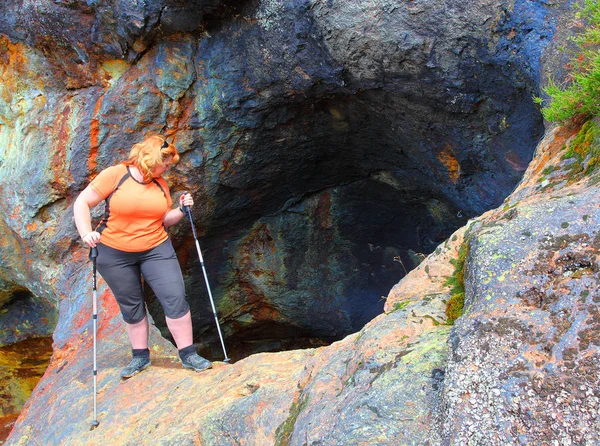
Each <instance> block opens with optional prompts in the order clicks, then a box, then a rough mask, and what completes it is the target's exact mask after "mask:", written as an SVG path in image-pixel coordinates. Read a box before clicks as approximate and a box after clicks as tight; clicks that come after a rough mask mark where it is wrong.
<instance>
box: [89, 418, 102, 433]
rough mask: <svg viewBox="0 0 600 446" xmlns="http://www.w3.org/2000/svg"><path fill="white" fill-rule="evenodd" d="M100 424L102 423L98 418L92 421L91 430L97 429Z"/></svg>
mask: <svg viewBox="0 0 600 446" xmlns="http://www.w3.org/2000/svg"><path fill="white" fill-rule="evenodd" d="M99 425H100V423H98V422H97V421H96V420H94V421H92V426H91V427H90V430H91V431H93V430H94V429H96V428H97V427H98V426H99Z"/></svg>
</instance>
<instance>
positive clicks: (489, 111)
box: [150, 71, 544, 359]
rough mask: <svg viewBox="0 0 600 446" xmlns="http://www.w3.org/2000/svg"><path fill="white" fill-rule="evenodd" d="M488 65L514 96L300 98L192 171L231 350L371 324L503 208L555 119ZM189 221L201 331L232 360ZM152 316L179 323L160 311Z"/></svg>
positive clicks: (373, 93)
mask: <svg viewBox="0 0 600 446" xmlns="http://www.w3.org/2000/svg"><path fill="white" fill-rule="evenodd" d="M489 74H490V76H491V77H494V76H496V77H497V78H498V79H502V82H501V84H502V86H503V88H504V87H506V91H503V95H502V96H499V95H496V96H495V97H494V99H493V100H492V99H491V96H493V92H492V91H489V92H479V93H478V94H477V95H473V96H472V97H469V101H471V102H470V103H469V104H462V105H461V107H460V108H457V107H456V104H454V103H452V101H451V100H450V99H449V98H445V97H443V96H440V99H439V101H434V100H433V99H432V98H423V97H421V98H415V99H414V100H413V96H414V93H411V92H406V91H398V90H396V91H394V90H393V89H389V90H386V89H381V88H375V89H372V90H364V91H358V92H356V94H354V95H341V94H338V95H320V96H319V95H316V96H313V97H310V96H308V95H307V96H306V97H303V98H293V99H290V100H288V101H287V102H286V103H285V104H277V107H276V108H273V109H271V110H267V111H264V114H265V115H264V116H263V122H265V123H268V124H265V125H264V126H262V127H258V128H257V129H250V130H246V131H243V130H240V129H237V130H236V131H237V132H238V133H237V134H238V135H239V134H241V135H242V136H239V137H236V139H235V140H234V141H233V142H232V147H231V148H230V149H229V150H223V151H222V152H220V153H219V154H217V155H216V156H215V158H214V161H213V160H211V161H210V163H206V164H202V165H201V166H200V167H199V168H198V170H197V171H195V172H193V174H195V175H196V176H197V177H198V178H200V179H202V178H205V177H208V178H212V181H213V183H212V184H210V187H211V193H210V195H208V196H206V197H204V198H205V199H206V200H207V202H208V203H209V204H210V205H211V206H213V209H214V210H213V211H212V212H211V214H210V220H207V219H206V213H205V212H203V210H202V209H199V208H196V209H195V210H194V212H196V214H195V221H196V223H199V224H200V225H202V228H201V229H202V230H201V234H200V237H201V238H200V240H201V245H202V249H203V254H204V261H205V265H206V269H207V271H208V276H209V281H210V283H211V288H212V293H213V296H214V298H215V303H216V306H217V313H218V315H219V317H220V319H221V321H222V324H221V328H222V331H223V333H224V335H225V338H226V344H227V345H231V349H232V350H233V349H236V350H239V351H240V352H242V351H244V350H246V356H247V355H249V354H252V353H253V352H257V351H266V350H269V351H274V350H284V349H287V348H288V346H290V347H291V346H293V348H299V347H301V346H302V345H301V344H304V346H306V347H313V346H315V345H321V344H326V343H331V342H333V341H336V340H339V339H342V338H343V337H345V336H347V335H349V334H351V333H355V332H357V331H359V330H360V329H361V328H362V327H363V326H364V325H365V324H366V323H367V322H369V321H370V320H372V319H373V318H374V317H375V316H377V315H378V314H380V313H381V312H382V311H383V306H384V299H385V296H387V295H388V293H389V291H390V289H391V288H392V287H393V285H394V284H396V283H397V282H398V281H400V280H401V279H402V277H404V275H405V274H407V273H408V272H410V270H412V269H413V268H415V267H416V266H417V265H418V264H419V263H420V261H422V260H423V258H424V257H425V256H427V255H428V254H430V253H431V252H433V251H434V250H435V248H436V247H437V246H438V245H439V244H440V243H442V242H444V241H445V240H446V239H447V238H448V237H449V236H450V235H451V234H452V233H453V232H454V231H455V230H456V229H458V228H459V227H461V226H463V225H464V224H465V223H466V222H467V221H468V219H469V218H472V217H474V216H477V215H480V214H481V213H483V212H485V211H486V210H488V209H491V208H493V207H496V206H498V205H500V204H501V202H502V201H503V200H504V198H505V197H506V196H508V195H509V194H510V192H511V191H512V190H513V188H514V187H515V185H516V184H517V183H518V181H519V180H520V178H521V177H522V175H523V172H524V170H525V169H526V167H527V164H528V162H529V161H530V159H531V157H532V155H533V152H534V150H535V147H536V145H537V142H538V141H539V139H540V138H541V136H542V135H543V131H544V127H543V120H542V118H541V115H540V113H539V111H538V110H537V108H536V107H535V105H534V104H533V101H532V100H531V97H532V94H530V93H527V92H526V91H525V90H526V89H519V88H513V87H511V86H510V82H509V81H507V80H506V78H504V77H503V74H502V73H499V72H496V73H493V72H492V71H490V73H489ZM434 81H436V80H435V79H434V80H430V82H431V83H432V84H433V83H434ZM437 81H439V82H440V83H441V84H443V80H437ZM399 88H401V87H399ZM402 88H403V87H402ZM486 88H488V87H487V86H486ZM489 88H492V87H489ZM527 88H529V87H527ZM532 88H533V87H532ZM436 91H437V93H436V94H438V93H439V94H440V95H443V94H446V93H445V92H439V87H435V88H434V87H433V86H432V88H431V90H429V93H430V94H434V93H435V92H436ZM432 92H434V93H432ZM198 150H199V151H202V150H204V149H203V148H202V147H199V148H198ZM185 156H190V157H193V156H195V155H194V153H193V150H192V151H190V152H188V153H186V154H184V157H185ZM211 163H213V164H211ZM211 169H214V171H211ZM206 187H208V186H206ZM198 198H200V197H198ZM200 200H201V198H200V199H199V200H198V201H200ZM185 226H186V225H180V227H179V228H177V229H176V231H177V232H175V233H174V234H173V239H174V246H175V248H176V250H177V251H178V255H179V256H180V261H181V263H182V266H183V271H184V276H185V277H186V288H187V290H188V297H190V306H191V308H192V317H193V321H194V330H195V332H194V335H195V340H196V342H197V343H198V344H199V345H200V346H205V345H211V346H214V347H213V350H215V349H216V351H214V354H209V355H208V356H209V357H210V358H217V359H218V358H219V357H221V355H222V353H220V352H218V347H219V346H220V344H219V339H218V336H217V332H216V329H215V326H214V319H213V317H212V310H211V308H210V305H209V299H208V296H207V294H206V290H205V284H204V277H203V275H202V269H201V268H200V265H199V261H198V259H197V255H196V252H195V247H194V244H193V240H191V239H190V235H189V234H187V233H188V232H189V227H185ZM150 311H151V314H153V315H156V317H155V320H157V325H159V327H162V332H163V334H165V332H166V330H165V329H164V325H162V322H161V321H160V319H161V316H160V313H161V310H160V309H155V310H153V309H152V308H151V310H150ZM284 327H285V328H284Z"/></svg>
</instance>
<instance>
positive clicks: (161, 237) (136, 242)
mask: <svg viewBox="0 0 600 446" xmlns="http://www.w3.org/2000/svg"><path fill="white" fill-rule="evenodd" d="M127 174H128V169H127V166H125V165H124V164H118V165H116V166H112V167H109V168H107V169H104V170H103V171H102V172H100V173H99V174H98V176H97V177H96V178H94V179H93V180H92V182H91V183H90V186H91V187H92V189H94V191H96V193H97V194H98V195H100V196H101V197H102V198H103V199H106V198H107V197H109V196H110V195H111V194H112V196H110V199H109V200H108V202H107V203H106V208H105V212H104V217H103V218H102V220H101V222H100V224H99V225H98V228H97V229H96V230H97V231H98V232H100V233H101V234H102V237H101V239H100V243H102V244H104V245H106V246H110V247H111V248H115V249H119V250H121V251H128V252H141V251H147V250H148V249H152V248H154V247H156V246H158V245H160V244H161V243H162V242H164V241H165V240H166V239H167V238H168V234H167V232H166V230H165V227H164V226H163V218H164V216H165V214H166V213H167V211H168V210H169V209H170V208H171V206H172V204H173V202H172V200H171V194H170V192H169V186H167V182H166V181H165V180H164V179H163V178H157V179H156V182H155V181H150V182H149V183H140V182H139V181H137V180H136V179H134V178H133V177H132V176H131V175H129V176H128V178H127V179H126V180H125V181H123V182H122V183H121V185H119V182H120V181H121V180H122V179H123V177H124V176H125V175H127ZM157 183H158V184H157ZM159 184H160V187H159ZM117 186H118V187H117ZM161 187H162V190H161ZM115 189H116V190H115ZM113 192H114V193H113Z"/></svg>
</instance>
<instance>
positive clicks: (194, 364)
mask: <svg viewBox="0 0 600 446" xmlns="http://www.w3.org/2000/svg"><path fill="white" fill-rule="evenodd" d="M181 364H182V365H183V368H184V369H192V370H195V371H196V372H201V371H202V370H206V369H210V368H211V367H212V364H211V362H210V361H209V360H208V359H204V358H203V357H202V356H200V355H199V354H198V353H192V354H191V355H189V356H186V358H185V359H182V360H181Z"/></svg>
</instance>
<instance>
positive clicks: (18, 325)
mask: <svg viewBox="0 0 600 446" xmlns="http://www.w3.org/2000/svg"><path fill="white" fill-rule="evenodd" d="M0 284H1V286H0V357H1V358H2V361H0V382H2V388H3V389H4V391H3V392H0V414H1V416H0V443H1V442H2V441H3V440H4V439H5V438H6V437H7V436H8V434H9V433H10V431H11V429H12V425H13V424H14V422H15V421H16V419H17V417H18V416H19V413H20V411H21V408H22V407H23V405H24V404H25V402H26V401H27V399H28V398H29V395H30V394H31V392H32V391H33V389H34V387H35V385H36V384H37V382H38V381H39V380H40V379H41V377H42V376H43V375H44V373H45V371H46V368H47V367H48V364H49V363H50V358H51V356H52V332H53V331H54V328H55V326H56V322H57V319H58V311H57V310H56V309H55V308H54V307H53V306H52V305H50V304H49V303H47V302H46V301H45V300H43V299H41V298H38V297H36V296H35V295H34V294H33V293H32V292H31V291H30V290H28V289H27V288H25V287H22V286H20V285H16V284H12V283H7V282H4V281H0Z"/></svg>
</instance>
